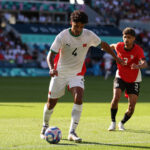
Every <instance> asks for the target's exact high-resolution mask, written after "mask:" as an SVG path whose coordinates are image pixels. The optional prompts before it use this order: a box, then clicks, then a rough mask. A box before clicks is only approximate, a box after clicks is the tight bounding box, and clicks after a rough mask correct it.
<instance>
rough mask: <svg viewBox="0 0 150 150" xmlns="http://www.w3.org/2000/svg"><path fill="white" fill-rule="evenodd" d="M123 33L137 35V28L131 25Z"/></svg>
mask: <svg viewBox="0 0 150 150" xmlns="http://www.w3.org/2000/svg"><path fill="white" fill-rule="evenodd" d="M122 34H123V35H124V34H129V35H132V36H135V30H134V29H133V28H131V27H127V28H125V29H124V30H123V32H122Z"/></svg>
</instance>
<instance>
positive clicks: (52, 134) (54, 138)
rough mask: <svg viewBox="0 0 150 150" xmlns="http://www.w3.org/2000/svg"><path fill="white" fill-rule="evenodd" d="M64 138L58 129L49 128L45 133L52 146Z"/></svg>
mask: <svg viewBox="0 0 150 150" xmlns="http://www.w3.org/2000/svg"><path fill="white" fill-rule="evenodd" d="M61 138H62V134H61V130H60V129H59V128H58V127H49V128H47V129H46V131H45V139H46V141H47V142H48V143H50V144H57V143H58V142H59V141H60V140H61Z"/></svg>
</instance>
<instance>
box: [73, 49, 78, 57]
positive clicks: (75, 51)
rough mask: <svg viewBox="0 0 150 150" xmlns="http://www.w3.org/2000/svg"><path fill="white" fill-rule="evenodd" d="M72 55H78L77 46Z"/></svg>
mask: <svg viewBox="0 0 150 150" xmlns="http://www.w3.org/2000/svg"><path fill="white" fill-rule="evenodd" d="M72 55H74V56H77V48H76V49H75V50H74V51H73V52H72Z"/></svg>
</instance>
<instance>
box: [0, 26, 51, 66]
mask: <svg viewBox="0 0 150 150" xmlns="http://www.w3.org/2000/svg"><path fill="white" fill-rule="evenodd" d="M48 50H49V46H48V45H47V44H46V45H45V46H44V49H42V50H39V47H38V45H37V44H34V45H33V48H32V49H30V48H29V46H28V45H27V44H26V43H23V42H22V40H21V39H20V37H16V35H15V34H14V32H13V31H9V32H5V30H4V29H3V28H0V67H29V68H30V67H40V68H48V66H47V63H46V56H47V52H48Z"/></svg>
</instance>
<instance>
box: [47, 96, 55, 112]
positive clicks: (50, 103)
mask: <svg viewBox="0 0 150 150" xmlns="http://www.w3.org/2000/svg"><path fill="white" fill-rule="evenodd" d="M56 103H57V99H51V98H48V101H47V108H48V109H49V110H50V109H53V108H54V107H55V105H56Z"/></svg>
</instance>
